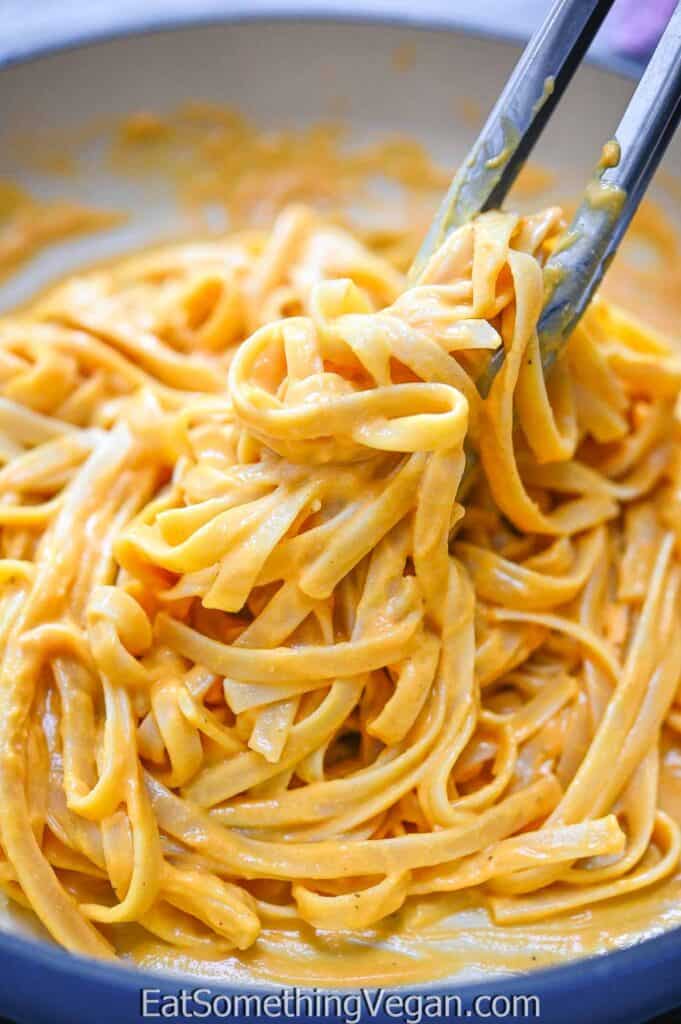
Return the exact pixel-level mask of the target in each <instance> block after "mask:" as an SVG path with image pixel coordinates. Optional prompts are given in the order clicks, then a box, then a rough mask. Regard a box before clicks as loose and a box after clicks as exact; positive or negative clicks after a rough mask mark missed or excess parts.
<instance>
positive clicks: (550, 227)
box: [0, 206, 681, 973]
mask: <svg viewBox="0 0 681 1024" xmlns="http://www.w3.org/2000/svg"><path fill="white" fill-rule="evenodd" d="M562 229H563V221H562V215H561V211H560V210H559V209H557V208H551V209H548V210H546V211H543V212H541V213H538V214H535V215H531V216H526V217H519V216H516V215H514V214H511V213H501V212H490V213H486V214H484V215H482V216H480V217H478V218H477V219H476V220H475V221H474V222H472V223H471V224H468V225H466V226H465V227H462V228H461V229H459V230H458V231H456V232H455V233H454V234H452V235H451V236H450V237H449V239H448V240H447V241H446V242H445V243H444V245H443V246H442V247H441V249H440V250H439V251H438V252H437V253H436V254H435V256H434V257H433V258H432V259H431V261H430V262H429V264H428V265H427V267H426V268H425V270H424V272H423V274H422V276H421V278H420V279H419V280H418V281H417V282H415V283H413V284H412V285H411V286H410V287H407V284H406V282H405V280H404V278H403V276H402V274H401V273H400V272H399V271H398V270H396V269H395V268H394V267H393V266H391V265H390V264H389V263H388V262H386V261H385V260H384V259H383V258H381V257H380V256H378V255H376V254H374V253H372V251H371V250H370V249H369V248H367V247H366V246H365V245H363V244H362V243H360V242H358V241H357V240H355V239H354V238H353V237H351V236H350V235H349V234H348V233H347V232H345V231H344V230H343V229H341V228H339V227H336V226H334V225H331V224H329V223H325V222H324V221H323V220H322V219H321V218H320V217H319V216H318V215H316V214H314V213H313V212H312V211H311V210H309V209H307V208H305V207H302V206H291V207H289V208H287V209H286V210H285V211H284V212H283V213H282V214H281V215H280V216H279V217H278V219H277V221H276V223H275V225H274V227H273V229H272V230H271V232H269V233H268V232H263V231H244V232H241V233H237V234H235V235H232V236H228V237H227V238H226V239H224V240H220V241H213V242H202V243H199V242H197V243H188V244H184V245H179V246H172V247H167V248H165V249H161V250H157V251H154V252H150V253H145V254H142V255H139V256H135V257H132V258H129V259H126V260H124V261H122V262H119V263H117V264H115V265H112V266H110V267H108V268H106V269H100V270H95V271H91V272H88V273H84V274H81V275H79V276H76V277H73V278H70V279H68V280H66V281H65V282H63V283H62V284H60V285H58V286H56V287H55V288H53V289H52V290H51V291H50V292H48V293H47V294H45V295H43V296H42V297H40V298H39V299H38V300H36V301H35V303H34V304H33V305H32V306H31V307H29V308H28V309H26V310H24V311H23V312H21V313H17V314H15V315H12V316H8V317H5V318H4V319H3V320H2V321H1V322H0V381H1V389H2V390H1V394H0V457H1V459H2V468H1V469H0V494H1V501H0V526H1V529H2V533H1V544H2V550H1V552H0V556H1V557H0V631H1V633H2V651H3V655H2V684H1V686H0V831H1V836H2V859H1V860H0V885H1V886H2V888H3V890H4V891H5V892H6V893H7V894H8V895H9V896H10V897H11V898H12V899H15V900H17V901H19V902H20V903H23V904H25V905H28V906H30V907H31V908H32V909H33V911H34V912H35V913H36V914H37V915H38V917H39V918H40V920H41V921H42V923H43V924H44V926H45V927H46V928H47V930H48V931H49V932H50V934H51V935H52V936H53V937H54V939H55V940H56V941H57V942H59V943H61V944H62V945H63V946H65V947H66V948H67V949H70V950H72V951H75V952H80V953H87V954H91V955H94V956H99V957H111V956H113V955H115V953H116V951H117V950H118V949H119V945H120V943H119V939H120V934H121V929H120V926H123V925H130V924H135V925H136V926H139V927H140V928H141V929H143V930H144V932H145V933H147V934H149V935H151V936H154V937H156V938H157V939H158V940H159V941H160V942H161V943H162V944H163V945H164V946H166V947H168V948H177V949H184V950H187V949H190V950H192V951H193V954H194V955H195V956H197V957H199V958H201V957H203V956H205V957H206V958H210V957H213V958H214V957H216V956H220V955H225V954H226V953H229V952H230V951H232V950H236V951H239V955H241V953H242V952H243V954H244V955H246V954H245V951H248V950H251V949H252V948H254V947H257V946H258V944H259V943H260V944H262V943H263V939H264V937H265V936H267V935H270V936H272V935H274V936H276V935H277V934H278V933H280V932H281V931H282V930H285V929H286V927H288V925H289V924H290V922H291V921H297V922H302V923H303V924H305V925H307V926H310V928H312V929H315V930H317V931H319V932H330V933H335V932H348V931H350V932H352V931H357V932H360V933H362V932H366V931H367V930H370V929H372V928H375V927H376V926H377V925H379V924H381V922H383V923H384V924H385V923H386V922H388V919H390V920H392V921H394V920H395V919H394V917H391V915H395V914H396V912H398V911H404V912H406V911H408V910H409V908H412V909H414V908H418V907H419V906H424V905H425V902H424V901H437V900H440V899H441V900H444V899H446V894H450V893H453V892H461V891H464V892H466V893H467V894H468V895H469V896H470V898H471V900H472V901H473V903H474V904H476V905H481V906H485V907H486V908H487V909H488V911H489V913H490V914H491V916H492V918H493V920H494V921H495V922H497V923H498V924H499V925H507V924H526V923H528V922H536V921H541V920H544V919H546V918H553V917H558V916H559V915H561V914H563V915H564V914H567V913H569V912H572V911H574V910H579V909H580V908H585V907H591V906H593V905H594V904H596V903H599V902H601V901H608V900H613V899H615V898H617V897H618V896H621V895H623V894H630V893H636V892H643V891H646V890H648V889H649V888H651V887H653V886H654V885H655V884H656V883H658V882H660V881H661V880H664V879H668V878H670V877H671V876H672V875H673V874H674V872H675V870H676V867H677V865H678V862H679V856H680V854H681V834H680V832H679V823H678V822H677V821H676V820H675V818H674V817H673V816H672V815H670V814H669V813H667V811H665V810H664V809H663V808H662V806H661V805H660V799H659V774H660V762H661V757H662V751H663V748H664V747H665V745H666V747H669V745H672V746H678V742H679V733H680V732H681V691H680V690H679V683H680V682H681V621H680V615H681V612H680V608H679V589H680V587H681V561H680V559H679V540H681V537H680V536H679V523H681V517H680V516H679V510H680V507H681V449H680V448H679V444H678V414H679V409H678V405H677V395H678V392H679V386H680V385H681V358H679V357H678V356H677V354H676V353H675V350H674V348H673V346H672V345H671V343H669V342H668V341H667V340H666V339H665V338H664V337H662V336H661V335H659V334H657V333H656V332H655V331H653V330H652V329H649V328H647V327H645V326H643V325H642V324H640V323H639V322H637V321H636V320H635V319H634V318H632V317H631V316H629V315H628V314H626V313H624V312H623V311H622V310H621V309H620V308H619V307H616V306H613V305H610V304H609V303H607V302H605V301H604V300H603V299H599V300H597V301H596V302H595V303H594V304H593V306H592V308H591V309H590V310H589V311H588V313H587V315H586V316H585V318H584V320H583V322H582V324H581V325H580V326H579V328H578V329H577V331H576V332H575V335H574V336H573V338H572V339H571V341H570V344H569V346H568V349H567V351H566V353H565V354H564V356H562V357H561V358H560V359H559V361H558V363H557V365H556V366H555V368H554V370H553V371H552V373H551V374H550V376H549V378H548V380H546V381H545V380H544V377H543V373H542V368H541V357H540V352H539V348H538V341H537V333H536V324H537V320H538V316H539V313H540V310H541V306H542V298H543V279H542V264H543V262H544V260H545V259H546V257H547V255H548V253H549V252H550V251H551V248H552V246H554V245H555V244H556V241H557V239H558V237H559V234H560V232H561V230H562ZM500 346H503V348H504V350H505V353H506V358H505V361H504V365H503V368H502V370H501V372H500V374H499V375H498V377H497V378H496V380H495V382H494V384H493V387H492V389H491V392H490V394H489V397H488V398H487V399H486V400H482V399H481V398H480V396H479V395H478V392H477V390H476V387H475V380H476V379H477V377H478V376H479V374H480V373H481V372H482V370H483V368H484V366H485V364H486V361H487V359H488V358H489V355H490V353H491V352H493V351H494V350H496V349H497V348H499V347H500ZM265 945H266V943H265ZM275 973H276V969H275Z"/></svg>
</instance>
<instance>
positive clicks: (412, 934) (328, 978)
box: [0, 58, 681, 987]
mask: <svg viewBox="0 0 681 1024" xmlns="http://www.w3.org/2000/svg"><path fill="white" fill-rule="evenodd" d="M396 59H397V58H396ZM400 59H402V58H400ZM403 63H404V61H403ZM409 66H410V64H409V62H406V64H405V70H406V69H408V67H409ZM341 141H342V136H341V134H340V132H339V130H338V129H337V128H336V127H334V126H318V127H315V128H312V129H307V130H303V131H301V132H299V133H298V132H297V133H276V134H269V135H263V134H262V133H261V132H259V131H258V130H257V129H255V128H254V127H253V126H252V125H250V124H249V123H248V122H247V121H245V120H244V119H243V118H241V117H240V116H238V115H235V114H233V113H232V112H229V111H223V110H220V109H218V108H213V107H208V106H201V105H192V106H187V107H185V108H183V109H182V110H181V111H180V112H179V113H178V114H177V115H174V116H173V117H172V118H169V119H164V118H161V117H159V116H158V115H156V114H153V113H141V114H136V115H133V116H132V117H131V118H129V119H128V120H126V121H125V122H124V123H123V124H122V125H121V126H119V130H118V133H117V138H116V141H115V144H114V146H113V159H114V162H115V165H116V166H117V168H118V169H119V170H121V171H124V172H126V173H130V172H134V173H143V172H144V173H146V172H148V171H149V170H151V169H152V168H156V170H158V168H159V166H160V165H161V164H162V165H163V166H164V167H165V169H166V172H167V173H170V174H171V175H172V176H173V177H174V180H175V182H176V185H177V189H178V195H179V196H180V197H181V199H182V200H183V201H184V202H185V203H186V204H187V206H188V207H189V208H191V209H192V210H193V211H194V212H195V213H196V212H200V210H201V209H202V207H205V206H206V205H208V204H214V203H218V204H220V205H221V206H222V207H223V208H224V210H225V212H226V214H227V216H228V217H229V219H230V221H231V222H232V223H233V224H235V225H243V224H246V223H253V222H259V223H262V222H266V221H269V220H271V218H272V216H273V214H274V213H275V212H276V211H277V210H278V209H280V208H281V206H283V205H285V204H286V203H288V202H290V201H291V200H293V199H302V198H304V199H305V200H306V201H308V202H311V203H312V204H313V205H319V206H322V207H326V208H333V209H337V210H339V211H340V210H341V209H342V208H343V207H344V206H345V205H346V204H348V203H349V202H350V201H351V200H352V199H354V198H355V197H356V196H357V194H358V193H361V192H362V191H363V190H365V189H366V188H367V183H368V181H369V180H370V179H371V178H372V177H375V176H378V175H380V176H383V177H387V178H388V179H390V180H392V181H395V182H397V183H399V184H400V185H401V186H402V187H403V188H404V190H405V196H406V200H405V202H406V207H405V208H406V212H407V218H406V219H407V224H406V228H404V229H400V230H399V231H395V232H394V233H391V232H390V231H389V230H385V229H376V230H373V231H366V232H365V233H364V234H365V240H366V241H368V243H369V244H370V245H371V246H372V248H374V249H375V251H377V252H380V253H381V254H382V255H384V256H388V257H389V258H390V259H391V260H392V261H393V262H394V264H395V265H396V266H398V267H400V268H401V269H402V268H404V267H405V266H407V265H408V264H409V262H410V260H411V258H412V255H413V252H414V250H415V247H416V244H417V242H418V240H419V238H420V235H421V232H422V229H423V226H424V225H425V223H426V222H427V219H428V216H429V213H430V209H431V208H432V203H433V201H434V199H435V197H436V196H437V195H438V190H439V189H441V188H442V186H443V184H445V183H446V181H447V177H448V176H447V174H446V173H445V172H444V171H443V170H442V169H440V168H438V167H436V166H435V165H434V164H433V163H432V162H431V161H430V160H429V158H428V157H427V155H426V154H425V152H424V151H423V150H422V149H421V148H420V147H419V146H417V145H416V144H414V143H412V142H410V141H408V140H403V139H399V140H395V141H390V142H386V143H380V144H377V145H376V146H374V147H367V148H364V149H359V150H354V151H352V152H348V151H346V150H344V149H343V148H342V146H341ZM198 167H200V168H201V173H200V174H197V168H198ZM553 180H554V177H553V175H552V174H551V173H550V172H547V171H543V170H541V169H539V168H533V167H528V168H526V169H525V171H524V172H523V175H522V176H521V179H520V181H519V186H518V187H519V191H520V192H522V193H523V195H526V196H527V195H532V194H534V193H538V192H541V191H542V190H543V189H545V188H547V187H549V186H550V185H551V184H553ZM339 216H340V213H339ZM111 222H112V217H111V215H109V214H105V213H101V212H99V211H94V210H89V209H86V208H84V207H80V206H78V205H77V204H73V205H71V204H69V203H54V204H46V203H39V202H38V201H36V200H33V199H31V198H30V197H28V196H27V195H26V194H25V193H23V192H21V191H20V190H17V189H15V188H14V187H13V186H9V185H6V184H5V185H3V186H2V187H1V188H0V274H3V273H7V272H9V271H11V270H12V269H14V268H16V267H17V266H18V265H20V264H21V263H23V262H24V261H26V260H28V259H30V258H31V257H33V256H34V255H36V253H38V252H39V251H40V250H41V249H42V248H43V247H44V246H45V245H48V244H51V243H53V242H55V241H57V240H60V239H63V238H66V237H69V236H71V235H74V234H79V233H82V232H87V231H91V230H101V229H103V228H105V227H107V226H108V225H109V224H111ZM680 246H681V242H680V241H679V237H678V235H677V232H676V231H675V230H674V229H673V227H672V226H671V225H670V223H669V220H668V219H667V217H666V216H665V214H664V212H663V211H662V210H661V209H660V208H659V207H657V206H655V205H654V204H653V203H646V204H644V206H643V207H642V209H641V211H640V212H639V214H638V215H637V217H636V218H635V220H634V223H633V225H632V228H631V232H630V237H629V239H628V240H627V243H626V244H625V246H624V247H623V251H622V253H621V254H620V255H619V256H618V258H617V260H616V261H615V263H614V265H613V267H612V269H611V270H610V272H609V274H608V278H607V280H606V282H605V285H604V289H603V290H604V293H605V295H606V296H608V297H610V298H611V299H613V300H614V301H616V302H618V303H620V304H621V305H623V306H626V307H627V308H628V309H630V310H631V311H632V312H633V313H635V314H636V315H638V316H640V317H641V318H642V319H644V320H646V321H648V322H650V323H651V324H654V325H655V326H656V327H658V328H659V329H661V330H664V331H667V332H668V333H670V334H671V335H673V336H676V337H679V322H680V318H681V276H680V275H681V248H680ZM660 791H661V805H662V807H663V808H664V809H665V810H666V811H667V812H668V813H669V814H671V815H672V816H673V817H674V818H675V819H676V820H677V821H679V822H680V823H681V758H680V757H679V755H678V753H677V751H675V750H674V749H673V748H671V747H669V748H668V749H667V752H666V754H665V758H664V762H663V770H662V777H661V783H660ZM678 923H681V876H680V875H678V874H677V875H676V876H675V877H674V878H672V879H671V880H668V881H666V882H665V883H663V884H662V885H659V886H658V887H656V888H652V889H650V890H648V889H646V890H644V892H643V893H642V894H639V895H637V896H635V897H630V898H624V899H616V900H611V901H608V902H606V903H601V904H597V905H595V906H594V907H593V908H591V909H588V910H582V911H580V912H579V913H575V914H566V915H563V916H562V917H561V918H559V919H557V920H552V921H550V922H545V923H541V924H534V925H531V926H522V927H520V926H512V927H503V926H500V925H493V924H492V923H491V921H490V919H489V917H488V914H487V911H486V910H485V909H484V908H481V907H480V906H476V905H474V904H472V902H471V898H470V897H469V896H467V895H464V894H454V895H451V896H449V897H447V898H443V897H442V896H439V897H438V898H437V900H435V899H433V898H432V897H426V898H422V899H420V900H418V899H416V898H412V899H411V900H410V901H409V902H408V904H407V905H406V906H405V907H404V908H403V909H402V910H401V911H399V912H398V913H397V914H395V915H393V916H392V917H391V918H389V919H388V920H387V921H385V922H383V923H382V924H381V925H380V926H377V927H375V928H374V929H372V930H370V931H366V932H364V933H361V934H354V935H353V934H350V933H347V934H345V935H343V934H334V935H331V934H328V935H324V934H319V933H315V932H314V930H313V929H312V928H310V927H308V926H306V925H304V924H301V923H300V922H291V924H290V925H288V924H287V925H286V926H282V925H281V924H278V925H277V928H276V929H268V928H267V927H265V929H264V930H263V932H262V934H261V937H260V939H259V940H258V942H257V943H256V945H255V946H254V947H253V948H252V949H250V950H249V951H247V952H246V953H240V954H239V956H238V958H237V957H236V956H230V957H228V958H219V959H216V960H215V961H206V960H205V959H204V957H203V956H202V958H201V959H200V960H198V959H196V958H195V957H193V956H192V955H191V953H190V952H188V953H186V954H184V953H172V954H171V953H168V951H167V949H166V948H164V947H163V946H162V945H161V944H160V943H158V942H155V941H154V940H152V939H151V938H150V937H149V935H148V934H147V933H146V932H143V931H142V930H141V929H140V928H137V927H136V926H128V925H126V926H122V925H121V926H113V927H112V928H110V932H111V934H112V936H115V944H116V947H117V948H118V949H119V950H120V951H122V952H123V953H124V955H128V956H130V957H131V958H133V959H134V960H135V961H136V962H138V963H139V964H141V965H142V966H145V967H154V968H156V967H158V968H164V969H172V970H182V971H190V972H192V973H197V974H202V975H204V976H210V977H215V978H222V979H224V978H225V977H230V978H234V979H253V978H257V979H262V978H268V979H276V980H280V981H286V982H297V983H307V984H311V985H312V984H314V985H329V984H335V985H341V986H343V985H346V986H352V987H354V986H357V985H360V984H362V985H371V984H392V983H394V984H398V983H399V984H404V983H405V982H411V983H416V982H420V981H424V980H428V979H432V978H442V977H445V976H451V975H456V974H459V973H460V974H462V975H465V976H471V975H475V976H479V975H489V974H498V973H504V972H514V971H524V970H528V969H531V968H534V967H539V966H545V965H547V964H551V963H557V962H561V961H564V960H569V959H572V958H574V957H577V956H583V955H588V954H592V953H599V952H605V951H607V950H611V949H614V948H619V947H622V946H626V945H629V944H631V943H633V942H636V941H639V940H640V939H642V938H645V937H647V936H650V935H653V934H656V933H657V932H659V931H661V930H663V929H665V928H668V927H671V926H672V925H675V924H678Z"/></svg>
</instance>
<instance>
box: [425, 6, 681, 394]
mask: <svg viewBox="0 0 681 1024" xmlns="http://www.w3.org/2000/svg"><path fill="white" fill-rule="evenodd" d="M613 2H614V0H556V2H555V3H554V4H553V6H552V8H551V10H550V12H549V14H548V16H547V17H546V20H545V21H544V23H543V24H542V25H541V26H540V28H539V29H538V30H537V31H536V32H535V34H534V36H533V37H532V39H531V40H530V42H529V43H528V45H527V47H526V49H525V51H524V53H523V55H522V57H521V58H520V60H519V61H518V64H517V65H516V67H515V69H514V71H513V73H512V75H511V77H510V78H509V80H508V82H507V83H506V86H505V88H504V90H503V92H502V94H501V96H500V97H499V99H498V100H497V103H496V104H495V106H494V108H493V110H492V112H491V113H490V115H489V117H488V119H487V121H486V123H485V125H484V127H483V128H482V131H481V132H480V134H479V135H478V138H477V139H476V141H475V143H474V145H473V147H472V149H471V150H470V153H469V155H468V157H467V159H466V160H465V161H464V163H463V164H462V165H461V167H460V168H459V170H458V172H457V173H456V175H455V177H454V179H453V181H452V184H451V185H450V187H449V190H448V192H447V195H446V196H445V198H444V200H443V202H442V204H441V206H440V209H439V210H438V212H437V214H436V215H435V218H434V220H433V222H432V224H431V227H430V229H429V231H428V234H427V236H426V239H425V241H424V243H423V245H422V246H421V249H420V251H419V253H418V255H417V257H416V260H415V261H414V265H413V267H412V270H411V279H412V281H414V282H415V281H417V280H418V278H419V276H420V274H421V272H422V270H423V268H424V266H425V265H426V263H427V261H428V259H429V258H430V256H431V255H432V254H433V252H434V251H435V250H436V249H437V248H438V246H439V245H440V244H441V243H442V242H443V241H444V239H445V238H446V237H447V235H448V234H449V233H450V232H451V231H452V230H454V229H455V228H457V227H460V226H461V225H462V224H464V223H466V222H467V221H469V220H470V219H471V218H472V217H474V216H475V215H476V214H477V213H482V212H483V211H484V210H490V209H496V208H499V207H500V206H501V205H502V203H503V201H504V199H505V198H506V195H507V194H508V192H509V190H510V188H511V186H512V185H513V182H514V181H515V179H516V176H517V174H518V172H519V171H520V168H521V167H522V165H523V163H524V161H525V160H526V159H527V157H528V156H529V154H530V153H531V151H532V148H533V147H534V144H535V142H536V141H537V139H538V138H539V136H540V134H541V131H542V129H543V128H544V126H545V125H546V123H547V122H548V120H549V118H550V117H551V114H552V113H553V110H554V109H555V107H556V105H557V104H558V102H559V101H560V98H561V96H562V94H563V92H564V91H565V89H566V87H567V85H568V84H569V82H570V80H571V78H572V76H573V74H574V73H575V71H576V70H577V68H578V67H579V65H580V63H581V61H582V58H583V57H584V54H585V53H586V51H587V49H588V47H589V44H590V43H591V41H592V40H593V38H594V36H595V35H596V33H597V31H598V29H599V28H600V26H601V24H602V22H603V20H604V18H605V16H606V14H607V13H608V11H609V10H610V8H611V7H612V5H613ZM642 2H646V0H642ZM680 117H681V0H679V3H678V4H677V7H676V10H675V11H674V13H673V14H672V16H671V19H670V21H669V23H668V25H667V28H666V30H665V32H664V35H663V36H662V38H661V39H660V42H659V44H658V46H657V49H656V50H655V53H654V54H653V56H652V58H651V60H650V62H649V64H648V66H647V68H646V70H645V72H644V74H643V76H642V78H641V80H640V82H639V84H638V87H637V88H636V91H635V92H634V95H633V96H632V98H631V101H630V103H629V106H628V107H627V109H626V112H625V114H624V116H623V118H622V120H621V121H620V123H619V126H618V128H617V130H616V132H615V135H614V138H613V140H612V141H611V142H609V143H608V144H607V145H606V146H605V147H604V150H603V155H602V157H601V159H600V161H599V163H598V166H597V168H596V172H595V176H594V178H593V179H592V181H591V182H590V183H589V185H588V186H587V189H586V191H585V193H584V197H583V199H582V202H581V204H580V206H579V209H578V210H577V213H576V214H575V216H574V219H573V221H572V223H571V224H570V227H569V228H568V231H567V233H566V235H565V238H564V239H563V240H562V242H561V243H559V244H558V246H557V247H556V249H555V251H554V252H553V254H552V255H551V256H550V258H549V259H548V260H547V262H546V265H545V267H544V282H545V294H546V298H545V304H544V308H543V311H542V315H541V318H540V320H539V325H538V331H539V344H540V350H541V355H542V366H543V368H544V372H545V373H546V372H547V371H548V370H549V369H550V368H551V366H552V365H553V363H554V362H555V359H556V357H557V355H558V354H559V353H560V351H561V350H562V348H563V347H564V345H565V344H566V342H567V339H568V338H569V337H570V334H571V333H572V331H573V330H574V328H575V326H576V325H577V323H578V322H579V319H580V317H581V316H582V314H583V313H584V311H585V309H586V307H587V306H588V304H589V302H590V300H591V298H592V296H593V294H594V292H595V291H596V289H597V288H598V286H599V284H600V282H601V280H602V279H603V276H604V274H605V272H606V270H607V268H608V266H609V264H610V261H611V260H612V258H613V256H614V255H615V252H616V250H617V247H618V245H619V243H620V242H621V240H622V237H623V235H624V233H625V231H626V229H627V227H628V226H629V222H630V221H631V218H632V217H633V215H634V213H635V212H636V209H637V207H638V205H639V203H640V202H641V199H642V198H643V195H644V193H645V191H646V188H647V187H648V184H649V182H650V179H651V178H652V176H653V174H654V172H655V170H656V168H657V166H658V164H659V163H660V160H661V159H662V156H663V154H664V152H665V150H666V148H667V146H668V144H669V142H670V140H671V138H672V136H673V134H674V131H675V129H676V126H677V124H678V122H679V118H680ZM503 361H504V351H503V349H498V350H497V351H496V352H495V353H494V355H493V356H492V357H491V359H490V361H489V364H488V366H487V368H486V369H485V371H484V372H483V373H482V375H481V377H480V378H479V380H478V381H477V386H478V390H479V391H480V393H481V395H482V396H483V397H486V395H487V394H488V393H489V389H490V387H491V385H492V381H493V380H494V378H495V376H496V374H497V373H498V371H499V370H500V368H501V366H502V364H503Z"/></svg>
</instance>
